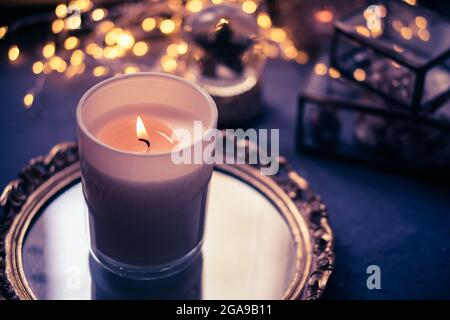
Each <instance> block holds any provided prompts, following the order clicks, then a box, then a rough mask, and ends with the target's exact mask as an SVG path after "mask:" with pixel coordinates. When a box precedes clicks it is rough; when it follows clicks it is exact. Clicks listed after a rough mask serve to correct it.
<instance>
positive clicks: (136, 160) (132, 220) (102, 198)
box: [77, 73, 217, 278]
mask: <svg viewBox="0 0 450 320" xmlns="http://www.w3.org/2000/svg"><path fill="white" fill-rule="evenodd" d="M194 121H201V122H202V123H203V134H206V132H207V129H213V128H215V127H216V122H217V109H216V106H215V104H214V102H213V100H212V99H211V97H210V96H209V95H208V94H207V93H205V91H204V90H202V89H200V88H199V87H197V86H196V85H194V84H192V83H190V82H188V81H186V80H184V79H181V78H178V77H175V76H171V75H165V74H159V73H135V74H131V75H125V76H119V77H115V78H112V79H108V80H105V81H103V82H101V83H99V84H98V85H96V86H94V87H93V88H92V89H90V90H89V91H88V92H87V93H86V94H85V95H84V96H83V97H82V98H81V100H80V103H79V105H78V108H77V124H78V144H79V152H80V165H81V174H82V183H83V192H84V195H85V199H86V203H87V206H88V211H89V229H90V235H91V249H92V250H91V251H92V254H93V255H94V258H96V259H97V260H98V261H100V262H101V263H102V264H103V265H104V266H106V267H107V268H109V269H110V270H112V271H114V272H116V273H119V274H121V275H125V276H129V277H137V278H142V277H157V276H161V274H162V273H167V272H175V271H177V270H178V269H179V268H181V267H182V266H184V265H186V264H187V263H188V262H189V261H192V260H193V258H194V257H195V256H196V255H197V254H198V253H199V252H200V248H201V243H202V239H203V226H204V218H205V216H204V215H205V207H206V198H207V190H208V185H209V180H210V178H211V174H212V170H213V167H212V165H211V164H207V163H206V162H205V163H203V162H202V163H197V164H196V163H193V164H182V165H177V164H176V163H174V162H173V161H172V158H171V153H172V152H175V151H176V150H178V151H179V150H185V149H187V150H189V149H192V150H194V148H197V147H198V146H199V145H200V146H201V144H204V145H206V144H207V143H208V142H205V141H204V140H201V141H200V140H199V141H192V143H189V144H186V143H185V142H183V143H181V142H178V140H177V139H176V137H175V138H174V137H173V132H174V130H175V129H179V128H182V129H186V130H188V131H189V132H193V130H194Z"/></svg>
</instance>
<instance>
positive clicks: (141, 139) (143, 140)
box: [138, 138, 150, 148]
mask: <svg viewBox="0 0 450 320" xmlns="http://www.w3.org/2000/svg"><path fill="white" fill-rule="evenodd" d="M138 140H139V141H142V142H144V143H145V144H146V145H147V148H150V141H148V140H147V139H143V138H139V139H138Z"/></svg>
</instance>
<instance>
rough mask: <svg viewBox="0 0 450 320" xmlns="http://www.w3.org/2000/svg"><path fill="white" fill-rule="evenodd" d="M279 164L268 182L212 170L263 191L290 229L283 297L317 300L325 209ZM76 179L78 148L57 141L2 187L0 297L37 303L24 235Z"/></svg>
mask: <svg viewBox="0 0 450 320" xmlns="http://www.w3.org/2000/svg"><path fill="white" fill-rule="evenodd" d="M245 147H246V149H247V151H248V150H249V149H250V146H249V145H246V146H245ZM278 161H279V165H280V170H279V173H278V174H277V175H276V176H273V177H270V178H269V177H267V176H262V175H261V174H260V173H259V170H257V169H258V168H259V165H255V166H250V165H228V164H220V165H216V169H217V170H219V171H222V172H226V173H228V174H231V175H233V176H234V177H236V178H238V179H240V180H243V181H244V182H246V183H248V184H250V185H251V186H253V187H255V188H256V189H258V190H259V191H261V192H263V193H264V195H265V196H266V197H267V198H268V199H269V200H270V201H271V202H272V203H273V204H274V205H275V206H276V207H277V208H278V210H279V211H280V214H282V216H283V217H284V218H285V220H286V222H287V224H288V225H289V227H290V229H291V232H292V235H293V237H294V241H295V242H296V247H297V251H298V252H297V260H296V271H295V273H294V276H293V277H292V280H291V283H290V285H289V288H288V290H287V291H286V293H285V295H284V297H283V298H284V299H287V300H293V299H306V300H315V299H319V298H320V297H321V295H322V292H323V290H324V289H325V286H326V284H327V281H328V279H329V277H330V275H331V272H332V270H333V267H334V253H333V243H334V239H333V233H332V230H331V228H330V226H329V224H328V216H327V213H326V206H325V205H324V203H323V202H322V201H321V199H320V197H319V196H318V195H315V194H314V193H313V192H312V191H311V190H310V188H309V184H308V182H307V181H306V180H305V179H303V178H302V177H301V176H300V175H299V174H298V173H297V172H295V171H294V170H293V169H292V167H291V166H290V165H289V164H288V163H287V161H286V159H284V158H283V157H280V158H279V160H278ZM79 178H80V170H79V162H78V152H77V145H76V144H75V143H71V142H68V143H61V144H58V145H56V146H55V147H53V148H52V150H51V151H50V153H49V154H48V155H47V156H40V157H36V158H34V159H32V160H31V161H30V162H29V164H28V165H27V166H25V167H24V168H23V170H22V171H21V173H20V174H19V178H18V179H16V180H14V181H12V182H10V183H9V184H8V185H7V186H6V188H5V189H4V191H3V193H2V194H1V196H0V205H1V207H2V212H1V215H0V299H37V297H36V296H35V294H34V293H33V291H32V289H31V287H30V285H29V284H28V282H27V279H26V277H25V273H24V270H23V267H22V245H23V240H24V237H25V235H26V232H27V229H28V227H29V226H30V224H31V222H32V220H33V218H34V217H35V216H36V215H37V214H38V213H39V211H40V209H41V208H42V206H43V205H45V203H47V201H49V200H50V199H51V198H52V197H53V196H54V195H56V194H57V193H58V192H59V191H61V190H63V189H64V188H65V187H66V186H68V185H70V184H71V183H73V182H74V181H77V180H78V179H79ZM300 243H303V244H304V246H302V247H301V248H300V247H299V244H300ZM300 266H301V267H300Z"/></svg>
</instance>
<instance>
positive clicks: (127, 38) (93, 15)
mask: <svg viewBox="0 0 450 320" xmlns="http://www.w3.org/2000/svg"><path fill="white" fill-rule="evenodd" d="M223 3H232V4H234V5H236V6H238V7H240V8H241V10H242V11H243V12H244V13H246V14H248V15H252V16H254V17H255V19H256V21H257V24H258V26H259V27H260V29H261V34H262V35H263V38H264V39H265V41H263V53H264V54H265V55H266V56H267V57H269V58H275V57H282V58H284V59H286V60H294V61H296V62H297V63H301V64H303V63H306V62H307V61H308V54H307V53H306V52H305V51H302V50H298V49H297V48H296V47H295V46H294V44H293V42H292V41H291V40H290V39H289V37H288V33H287V32H286V30H285V29H282V28H279V27H275V26H273V25H272V20H271V18H270V16H269V14H268V13H267V12H266V11H265V8H264V4H263V1H259V0H188V1H183V0H168V1H166V2H165V4H166V5H167V7H168V9H169V10H170V12H171V16H170V17H167V16H154V15H151V14H149V15H147V16H143V17H142V18H140V19H138V20H136V17H140V15H141V13H142V12H145V9H146V7H148V6H151V5H152V3H150V2H142V3H140V2H135V3H128V4H123V5H118V6H113V7H110V8H103V7H98V6H96V4H95V2H93V1H91V0H73V1H69V2H65V3H60V4H58V5H57V6H56V7H55V10H54V14H52V15H49V16H47V20H48V24H49V27H50V31H51V32H50V37H49V38H50V40H48V41H46V42H44V43H43V44H42V45H40V46H39V50H38V54H37V56H38V59H36V60H35V61H34V62H33V63H32V66H31V72H32V73H33V74H34V75H36V81H35V84H34V85H33V87H32V88H31V89H30V90H29V91H27V92H26V93H25V94H24V97H23V104H24V106H25V107H27V108H30V107H31V106H32V105H33V103H34V101H35V99H36V96H37V95H39V93H40V92H41V90H42V89H43V87H44V84H45V82H46V78H47V77H48V76H49V75H51V74H54V73H56V74H62V75H64V77H66V78H68V79H70V78H75V77H78V76H80V75H82V74H85V73H87V72H90V73H91V74H92V76H94V77H104V76H108V75H116V74H129V73H134V72H138V71H148V70H155V69H157V70H159V71H163V72H168V73H177V72H178V71H179V65H180V57H182V56H183V55H186V54H188V52H189V45H188V43H186V42H185V41H184V40H183V39H182V37H181V33H180V29H181V27H182V23H183V19H184V18H185V17H186V16H188V15H190V14H194V13H197V12H200V11H201V10H203V9H204V8H206V7H208V6H211V5H220V4H223ZM125 6H126V8H125ZM135 21H138V23H136V22H135ZM27 25H28V24H27V23H22V22H21V21H16V22H15V23H14V24H13V25H11V26H6V25H5V26H1V27H0V39H4V38H5V37H8V36H10V34H12V33H14V32H15V31H16V30H18V29H20V28H21V27H23V26H27ZM80 29H82V30H83V31H85V30H86V29H87V30H89V32H87V34H85V33H84V34H82V35H79V34H78V33H77V30H80ZM158 37H164V38H166V39H168V40H169V41H168V42H169V43H168V44H167V45H166V47H165V48H163V49H160V48H159V49H158V50H152V49H153V48H152V44H153V43H152V42H153V40H152V39H157V38H158ZM155 41H157V40H155ZM164 49H165V50H164ZM151 54H153V55H154V56H155V61H156V63H153V64H152V65H149V59H139V58H141V57H146V56H148V55H151ZM7 55H8V59H9V61H10V62H11V63H13V64H19V63H20V61H21V60H24V59H25V55H23V54H22V50H21V48H20V45H19V44H12V45H11V46H10V47H9V49H8V53H7ZM131 57H132V58H133V59H134V60H133V61H130V60H131V59H129V58H131Z"/></svg>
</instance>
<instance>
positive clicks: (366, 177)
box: [0, 51, 450, 299]
mask: <svg viewBox="0 0 450 320" xmlns="http://www.w3.org/2000/svg"><path fill="white" fill-rule="evenodd" d="M2 54H3V56H5V55H4V51H2ZM0 61H1V62H0V107H1V109H0V110H1V115H0V150H2V153H1V154H2V155H1V158H0V185H1V186H4V185H6V184H7V183H8V182H9V181H10V180H12V179H14V178H15V177H16V176H17V174H18V172H19V170H20V169H21V168H22V166H23V165H25V164H26V163H27V162H28V160H29V159H30V158H32V157H34V156H36V155H42V154H46V153H47V152H48V150H49V149H50V148H51V147H52V146H53V145H55V144H56V143H58V142H61V141H67V140H74V139H75V106H76V103H77V101H78V99H79V98H80V96H81V95H82V93H83V92H84V91H85V90H86V89H88V88H89V87H90V86H92V85H93V84H94V83H95V82H97V81H98V79H94V78H91V77H89V76H83V77H81V78H78V79H74V80H68V79H65V78H64V77H63V76H61V75H54V76H51V77H50V78H49V79H48V81H47V83H46V85H45V87H44V90H43V92H42V93H41V94H40V95H39V96H38V97H37V99H36V101H35V104H34V105H33V107H32V108H30V109H25V108H24V107H23V104H22V97H23V95H24V94H25V93H26V91H27V90H28V89H29V88H30V87H31V86H32V85H33V83H34V79H35V77H34V76H33V75H32V74H31V72H30V69H31V65H30V59H28V60H26V59H25V60H24V61H23V62H22V63H21V64H19V65H17V66H11V65H10V64H9V63H7V61H6V59H4V58H3V59H1V60H0ZM312 64H313V63H310V64H308V65H303V66H298V65H295V64H293V63H289V62H285V61H278V60H272V61H269V63H268V64H267V66H266V69H265V71H264V77H263V79H264V83H263V95H264V115H263V116H262V117H261V119H259V120H258V121H257V122H256V123H255V126H256V127H261V128H279V129H280V137H281V145H280V153H281V154H282V155H284V156H286V157H287V159H288V160H289V161H290V163H291V164H292V165H293V166H294V167H295V168H296V169H297V170H298V171H299V172H300V173H301V174H302V175H303V176H304V177H306V178H307V179H308V180H309V181H310V183H311V185H312V187H313V188H314V190H315V191H316V192H317V193H319V194H320V195H322V196H323V199H324V201H325V202H326V204H327V205H328V208H329V215H330V219H331V225H332V228H333V231H334V233H335V236H336V243H335V253H336V268H335V271H334V273H333V275H332V278H331V280H330V282H329V285H328V287H327V290H326V292H325V295H324V297H325V298H327V299H410V298H414V299H415V298H425V299H433V298H434V299H445V298H447V299H448V298H450V187H449V186H448V185H447V186H446V185H443V184H435V183H433V182H431V181H424V180H419V179H417V178H414V177H411V176H403V175H399V174H396V173H393V172H384V171H382V170H379V169H374V168H369V167H363V166H357V165H355V164H349V163H344V162H336V161H333V160H331V159H324V158H317V157H313V156H309V155H304V154H299V153H298V152H297V151H296V150H295V144H294V132H295V125H296V124H295V119H296V112H297V110H296V99H297V94H298V93H299V91H300V90H302V89H303V88H305V87H306V86H307V84H308V81H309V80H308V79H309V75H310V72H311V67H312ZM372 264H376V265H379V266H380V268H381V290H368V289H367V286H366V279H367V277H368V275H367V274H366V268H367V267H368V266H369V265H372Z"/></svg>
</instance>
